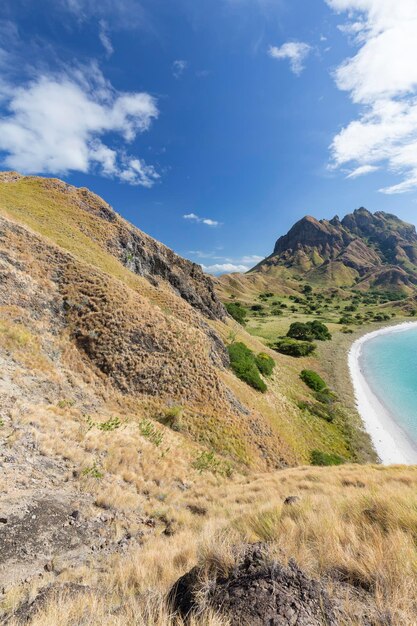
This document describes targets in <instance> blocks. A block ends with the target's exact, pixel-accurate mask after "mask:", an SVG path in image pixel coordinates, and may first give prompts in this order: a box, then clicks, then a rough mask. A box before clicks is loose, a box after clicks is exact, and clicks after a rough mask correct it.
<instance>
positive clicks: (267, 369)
mask: <svg viewBox="0 0 417 626" xmlns="http://www.w3.org/2000/svg"><path fill="white" fill-rule="evenodd" d="M255 363H256V367H257V368H258V370H259V371H260V372H261V374H263V375H264V376H271V374H272V372H273V371H274V367H275V361H274V359H273V358H272V357H271V356H269V354H266V353H265V352H260V353H259V354H258V355H257V356H256V357H255Z"/></svg>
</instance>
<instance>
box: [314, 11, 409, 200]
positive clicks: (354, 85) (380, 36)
mask: <svg viewBox="0 0 417 626" xmlns="http://www.w3.org/2000/svg"><path fill="white" fill-rule="evenodd" d="M326 1H327V3H328V4H329V5H330V6H331V7H332V8H333V9H335V10H336V11H339V12H343V11H347V12H348V19H349V21H348V22H347V23H346V24H343V25H342V26H341V30H342V31H343V32H347V33H349V34H350V35H351V36H354V42H355V44H356V46H357V48H358V50H357V52H356V54H354V55H353V56H352V57H351V58H348V59H346V60H345V61H344V62H343V63H342V64H341V65H340V66H339V67H338V68H337V70H336V72H335V80H336V84H337V86H338V87H339V89H341V90H344V91H348V92H349V93H350V97H351V99H352V101H353V102H354V103H356V104H358V105H360V106H361V107H362V108H361V110H360V113H359V115H358V119H356V120H353V121H352V122H351V123H350V124H348V125H347V126H346V127H345V128H343V129H342V130H341V131H340V132H339V133H338V134H337V135H336V137H335V138H334V140H333V143H332V146H331V149H332V157H333V165H334V167H339V166H346V165H349V166H351V167H352V166H353V167H354V171H353V172H352V174H355V172H360V173H368V172H371V171H375V168H377V167H381V166H386V167H387V168H388V170H389V171H391V172H393V173H395V174H398V175H399V176H401V177H402V180H401V182H399V183H398V184H395V185H391V186H388V187H385V188H383V189H381V190H380V191H382V192H384V193H404V192H406V191H411V190H413V189H416V188H417V63H416V61H415V59H416V58H417V2H416V1H415V0H326ZM370 168H372V169H370ZM357 175H359V174H357ZM350 177H352V178H354V177H355V176H350Z"/></svg>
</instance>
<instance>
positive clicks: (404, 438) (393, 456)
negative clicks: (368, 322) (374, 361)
mask: <svg viewBox="0 0 417 626" xmlns="http://www.w3.org/2000/svg"><path fill="white" fill-rule="evenodd" d="M416 326H417V322H404V323H402V324H398V325H396V326H388V327H386V328H382V329H380V330H376V331H373V332H370V333H368V334H366V335H364V336H363V337H360V338H359V339H358V340H356V341H355V342H354V343H353V345H352V346H351V348H350V351H349V356H348V363H349V371H350V376H351V378H352V382H353V387H354V392H355V401H356V406H357V409H358V412H359V413H360V415H361V417H362V420H363V422H364V425H365V429H366V431H367V432H368V433H369V435H370V436H371V438H372V442H373V444H374V447H375V450H376V452H377V454H378V456H379V458H380V460H381V462H382V463H383V464H384V465H392V464H405V465H415V464H417V445H416V444H414V442H413V441H411V439H410V438H409V437H408V435H407V434H406V433H405V432H404V430H403V429H402V428H401V427H400V426H399V425H398V423H397V422H396V420H395V417H394V416H393V415H392V414H391V413H390V412H389V411H388V410H387V408H386V407H385V406H384V405H383V404H382V402H381V401H380V400H379V398H378V397H377V396H376V395H375V393H374V392H373V391H372V390H371V388H370V386H369V384H368V382H367V380H366V378H365V376H364V375H363V373H362V371H361V367H360V355H361V350H362V346H363V344H364V343H365V342H366V341H369V340H370V339H373V338H374V337H376V336H377V335H381V334H387V333H396V332H403V331H406V330H409V329H410V328H412V327H416Z"/></svg>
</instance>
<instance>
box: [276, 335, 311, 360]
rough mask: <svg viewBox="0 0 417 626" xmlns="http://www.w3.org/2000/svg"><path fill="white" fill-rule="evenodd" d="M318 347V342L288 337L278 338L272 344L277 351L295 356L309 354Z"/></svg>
mask: <svg viewBox="0 0 417 626" xmlns="http://www.w3.org/2000/svg"><path fill="white" fill-rule="evenodd" d="M316 347H317V346H316V344H315V343H311V341H299V340H298V339H289V338H286V337H283V338H282V339H278V340H277V341H276V342H275V343H274V344H272V345H271V348H272V349H273V350H276V352H280V353H281V354H286V355H288V356H294V357H301V356H308V355H309V354H311V353H312V352H314V350H315V349H316Z"/></svg>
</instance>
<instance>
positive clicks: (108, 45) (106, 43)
mask: <svg viewBox="0 0 417 626" xmlns="http://www.w3.org/2000/svg"><path fill="white" fill-rule="evenodd" d="M98 36H99V38H100V41H101V44H102V46H103V48H104V50H105V51H106V56H107V57H111V55H112V54H113V52H114V49H113V44H112V42H111V39H110V36H109V27H108V24H107V22H106V21H105V20H100V21H99V33H98Z"/></svg>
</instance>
